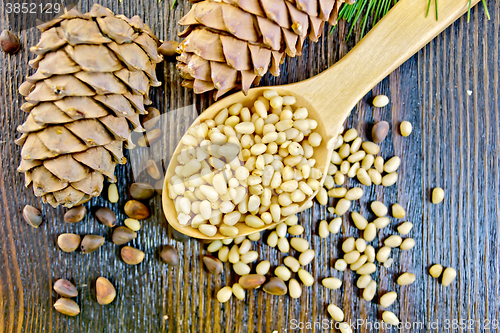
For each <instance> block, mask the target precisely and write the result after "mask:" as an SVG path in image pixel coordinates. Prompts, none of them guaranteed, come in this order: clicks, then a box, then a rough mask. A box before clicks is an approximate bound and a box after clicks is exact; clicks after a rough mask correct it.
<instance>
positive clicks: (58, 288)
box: [54, 279, 78, 297]
mask: <svg viewBox="0 0 500 333" xmlns="http://www.w3.org/2000/svg"><path fill="white" fill-rule="evenodd" d="M54 291H55V292H56V293H58V294H59V295H61V296H62V297H76V296H78V291H77V290H76V287H75V285H74V284H73V283H71V282H69V281H68V280H66V279H59V280H57V281H56V283H54Z"/></svg>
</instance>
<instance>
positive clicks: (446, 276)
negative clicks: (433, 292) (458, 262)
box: [441, 267, 457, 287]
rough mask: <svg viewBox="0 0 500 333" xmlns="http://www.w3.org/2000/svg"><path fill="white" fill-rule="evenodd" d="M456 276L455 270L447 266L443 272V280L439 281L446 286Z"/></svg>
mask: <svg viewBox="0 0 500 333" xmlns="http://www.w3.org/2000/svg"><path fill="white" fill-rule="evenodd" d="M456 277H457V271H456V270H455V269H454V268H452V267H447V268H446V269H445V270H444V272H443V280H442V282H441V283H442V284H443V286H445V287H448V286H449V285H450V284H451V283H452V282H453V280H455V278H456Z"/></svg>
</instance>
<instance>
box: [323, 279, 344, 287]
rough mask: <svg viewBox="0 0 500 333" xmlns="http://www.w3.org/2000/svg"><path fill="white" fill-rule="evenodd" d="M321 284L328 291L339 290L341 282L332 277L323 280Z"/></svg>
mask: <svg viewBox="0 0 500 333" xmlns="http://www.w3.org/2000/svg"><path fill="white" fill-rule="evenodd" d="M321 284H322V285H323V286H324V287H325V288H329V289H339V288H340V287H341V286H342V280H340V279H337V278H334V277H329V278H324V279H323V280H322V281H321Z"/></svg>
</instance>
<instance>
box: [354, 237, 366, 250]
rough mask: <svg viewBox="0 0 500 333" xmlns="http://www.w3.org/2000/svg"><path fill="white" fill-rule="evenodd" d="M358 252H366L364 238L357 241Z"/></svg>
mask: <svg viewBox="0 0 500 333" xmlns="http://www.w3.org/2000/svg"><path fill="white" fill-rule="evenodd" d="M355 244H356V250H358V251H359V252H360V253H363V252H365V250H366V241H365V240H364V239H363V238H358V239H356V242H355Z"/></svg>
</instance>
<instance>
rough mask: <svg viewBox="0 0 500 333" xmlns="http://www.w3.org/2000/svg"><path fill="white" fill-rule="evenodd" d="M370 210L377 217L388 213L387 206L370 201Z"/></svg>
mask: <svg viewBox="0 0 500 333" xmlns="http://www.w3.org/2000/svg"><path fill="white" fill-rule="evenodd" d="M370 208H371V209H372V211H373V213H374V214H375V215H377V216H378V217H383V216H386V215H387V212H388V211H389V210H388V209H387V206H386V205H384V204H383V203H381V202H380V201H372V203H371V204H370Z"/></svg>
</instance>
